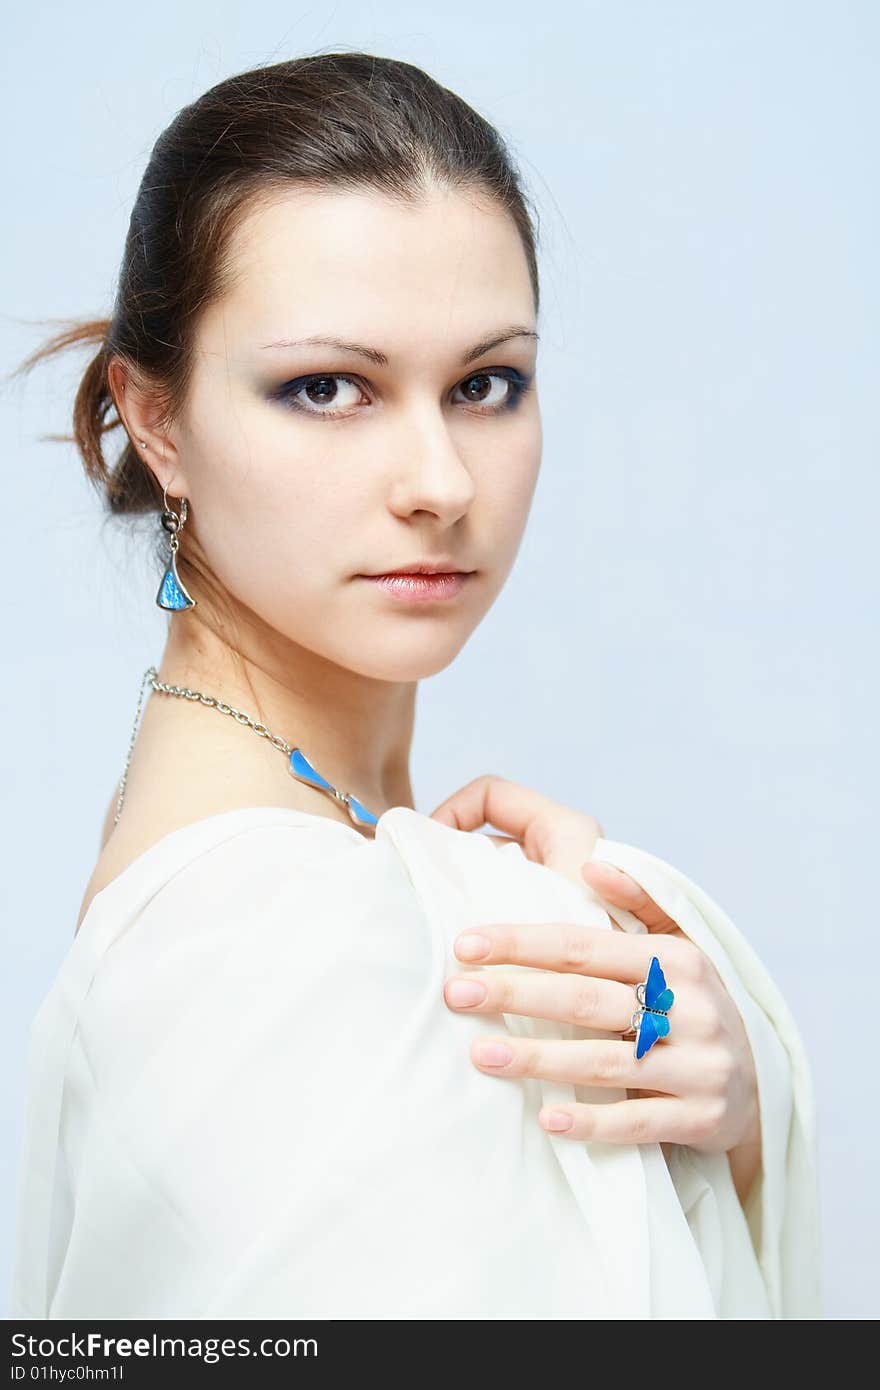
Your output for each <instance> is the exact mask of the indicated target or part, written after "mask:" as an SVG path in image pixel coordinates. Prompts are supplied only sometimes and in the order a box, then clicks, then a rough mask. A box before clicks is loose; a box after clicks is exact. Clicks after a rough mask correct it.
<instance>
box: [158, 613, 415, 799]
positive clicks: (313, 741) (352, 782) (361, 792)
mask: <svg viewBox="0 0 880 1390" xmlns="http://www.w3.org/2000/svg"><path fill="white" fill-rule="evenodd" d="M159 679H160V680H161V681H164V682H166V683H167V684H170V685H181V686H187V687H189V688H190V689H192V690H199V691H202V692H204V693H205V694H206V695H211V696H213V697H214V698H216V699H218V700H222V701H224V702H225V703H226V704H228V705H232V706H233V707H234V708H236V709H239V710H241V711H242V712H243V713H246V714H248V715H250V716H251V718H253V719H255V720H258V721H260V722H261V723H263V724H265V726H266V727H267V729H268V730H269V732H270V733H272V734H276V735H278V736H279V737H280V738H282V739H284V740H285V742H287V743H289V744H290V745H291V746H292V747H297V748H301V749H302V751H303V753H304V754H305V756H306V757H307V758H308V760H309V762H310V763H311V764H312V766H313V767H314V768H315V769H316V770H317V771H318V772H319V773H320V774H321V776H322V777H325V778H326V779H327V780H328V781H329V782H330V783H331V784H332V785H333V786H335V787H338V788H340V789H341V790H343V791H348V792H351V793H352V794H353V795H354V796H356V797H357V799H358V800H359V801H360V802H361V803H362V804H363V805H365V806H366V807H367V808H368V809H369V810H370V811H372V812H373V814H374V815H376V816H379V815H382V814H383V812H384V811H386V810H388V809H389V807H391V806H410V807H412V806H413V795H412V785H411V781H410V775H409V755H410V745H411V742H412V732H413V726H414V722H415V698H416V690H417V683H416V682H415V681H407V682H392V681H380V680H376V679H374V678H372V677H370V676H364V675H361V674H360V673H359V672H356V671H351V670H347V669H345V668H343V667H340V666H338V665H336V664H335V663H333V662H330V661H328V660H326V659H325V658H324V657H322V656H320V655H317V654H316V653H315V652H312V651H309V650H308V649H307V648H304V647H300V646H297V645H296V644H295V643H292V642H289V641H288V640H287V639H284V638H279V637H278V636H277V634H272V636H271V637H263V638H260V637H254V635H252V634H251V633H248V634H246V639H244V640H242V647H241V650H240V654H236V653H234V652H233V651H232V649H231V648H230V647H229V645H228V644H227V643H226V642H224V641H223V640H222V638H220V637H218V636H217V635H216V633H215V632H213V631H212V630H211V629H209V628H208V627H206V626H205V624H204V623H203V622H200V621H198V619H195V620H194V614H193V613H187V614H185V615H182V616H176V617H174V618H172V620H171V623H170V629H169V634H168V640H167V642H166V646H165V651H164V653H163V656H162V662H161V665H160V667H159ZM148 689H149V687H148ZM165 698H166V697H165V696H164V695H157V694H153V695H152V696H151V699H152V700H164V699H165ZM214 717H215V719H216V717H217V716H216V712H214ZM228 722H229V723H230V725H231V723H232V721H231V720H229V721H228ZM218 723H219V721H218ZM245 733H247V735H248V738H249V740H250V743H248V742H246V740H245ZM240 738H241V757H242V758H243V759H246V758H248V757H249V756H253V758H254V761H256V760H257V759H259V760H260V763H261V766H265V762H264V759H265V751H264V750H261V749H260V747H259V744H258V741H257V738H256V736H255V735H254V734H253V732H252V731H250V730H246V729H244V728H243V729H242V732H241V734H240ZM261 742H262V740H261ZM251 745H253V747H252V748H251ZM236 746H238V745H236ZM275 756H276V757H277V758H278V759H279V762H280V760H281V757H282V754H281V753H280V752H279V753H276V754H275ZM315 795H316V796H321V797H322V798H323V797H324V796H325V793H322V792H317V791H316V792H315Z"/></svg>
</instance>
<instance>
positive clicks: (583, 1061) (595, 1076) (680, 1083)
mask: <svg viewBox="0 0 880 1390" xmlns="http://www.w3.org/2000/svg"><path fill="white" fill-rule="evenodd" d="M694 1057H695V1052H694V1048H693V1047H692V1046H688V1045H687V1044H686V1043H685V1044H684V1045H682V1044H680V1043H678V1042H675V1041H673V1040H671V1039H670V1038H663V1039H661V1041H660V1042H658V1043H655V1044H654V1046H653V1047H652V1048H651V1050H650V1052H648V1053H646V1054H645V1056H644V1057H642V1058H641V1059H640V1060H639V1061H636V1058H635V1049H634V1047H633V1044H632V1043H631V1042H618V1041H616V1040H615V1039H604V1038H585V1039H580V1038H571V1039H570V1038H562V1039H556V1038H550V1039H547V1038H515V1037H513V1036H512V1035H508V1036H505V1037H498V1036H497V1035H495V1036H490V1035H488V1034H487V1035H484V1036H480V1037H478V1038H475V1039H474V1040H473V1042H472V1043H471V1061H472V1062H473V1063H474V1065H475V1066H477V1067H479V1069H480V1071H482V1072H485V1073H486V1074H490V1073H491V1074H492V1075H495V1076H505V1077H509V1076H535V1077H538V1078H540V1079H542V1080H544V1081H567V1082H569V1083H570V1084H571V1085H572V1086H616V1087H624V1088H625V1087H628V1086H634V1087H640V1086H642V1085H644V1086H648V1087H650V1089H651V1090H652V1091H662V1092H663V1094H664V1095H668V1094H672V1095H682V1094H684V1095H688V1094H692V1093H693V1092H694V1091H695V1090H699V1091H702V1090H706V1091H708V1090H709V1089H710V1082H709V1080H708V1079H707V1080H706V1081H705V1083H704V1084H703V1083H701V1082H700V1081H699V1073H698V1077H697V1079H695V1076H694V1072H695V1070H697V1071H698V1069H695V1066H694Z"/></svg>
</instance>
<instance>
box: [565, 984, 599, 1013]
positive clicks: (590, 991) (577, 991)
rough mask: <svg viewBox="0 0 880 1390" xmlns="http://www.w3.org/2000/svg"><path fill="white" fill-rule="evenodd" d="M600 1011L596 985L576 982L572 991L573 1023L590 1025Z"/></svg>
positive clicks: (571, 1010)
mask: <svg viewBox="0 0 880 1390" xmlns="http://www.w3.org/2000/svg"><path fill="white" fill-rule="evenodd" d="M598 1011H599V998H598V993H597V990H596V988H595V986H594V985H591V984H589V983H588V982H587V981H586V980H576V981H575V982H574V983H573V986H572V991H571V1000H570V1004H569V1012H570V1014H571V1021H572V1022H573V1023H581V1024H589V1023H591V1022H592V1021H593V1020H594V1019H595V1018H596V1015H597V1013H598Z"/></svg>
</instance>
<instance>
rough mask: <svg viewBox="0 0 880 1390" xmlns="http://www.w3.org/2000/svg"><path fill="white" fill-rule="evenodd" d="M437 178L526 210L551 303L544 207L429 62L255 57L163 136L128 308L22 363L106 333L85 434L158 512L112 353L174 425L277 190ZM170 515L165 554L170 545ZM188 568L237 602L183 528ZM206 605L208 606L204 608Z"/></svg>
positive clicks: (79, 408)
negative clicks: (201, 349) (431, 72)
mask: <svg viewBox="0 0 880 1390" xmlns="http://www.w3.org/2000/svg"><path fill="white" fill-rule="evenodd" d="M431 183H435V184H439V185H440V186H443V187H449V188H452V189H456V190H457V189H462V190H464V191H471V192H473V193H474V194H475V195H482V196H483V197H484V198H486V199H487V200H489V201H494V203H495V204H497V205H500V206H501V207H502V208H504V209H505V210H506V211H507V212H509V214H510V216H511V217H512V218H513V220H514V223H515V224H516V227H517V230H518V232H519V235H520V238H521V241H522V245H523V250H524V252H525V255H526V259H527V262H528V268H529V274H530V277H531V282H532V288H533V292H534V302H535V311H536V313H537V310H538V304H539V293H538V270H537V260H536V249H535V248H536V241H537V232H538V215H537V211H536V210H535V209H534V207H533V205H532V204H531V202H530V201H529V200H528V199H527V197H526V195H525V193H524V192H523V189H522V187H521V184H520V177H519V174H518V171H517V169H516V168H515V166H514V164H513V161H512V158H511V156H510V154H509V152H508V150H507V148H506V146H505V144H504V141H503V140H502V138H501V136H500V135H499V133H498V131H497V130H496V129H495V128H494V127H493V126H492V125H490V124H489V122H488V121H487V120H485V119H484V118H483V117H482V116H480V115H479V114H478V113H477V112H476V111H475V110H473V108H472V107H470V106H469V105H468V104H467V103H466V102H465V101H463V100H462V98H461V97H459V96H456V94H455V93H454V92H451V91H449V90H448V88H446V87H443V86H441V85H440V84H439V83H438V82H436V81H435V80H434V79H433V78H431V77H429V76H428V74H427V73H425V72H423V71H422V70H421V69H420V68H418V67H414V66H413V65H412V64H410V63H404V62H399V61H397V60H396V59H391V58H380V57H376V56H374V55H373V54H369V53H358V52H353V53H348V52H334V53H326V54H318V55H309V56H304V57H300V58H296V59H292V60H289V61H286V62H282V63H275V64H273V65H272V66H266V67H257V68H252V69H251V70H249V71H247V72H242V73H238V74H237V75H236V76H234V77H228V78H226V79H225V80H224V81H222V82H219V83H217V84H216V86H214V87H211V88H210V89H209V90H208V91H207V92H205V93H204V94H203V95H202V96H200V97H199V98H198V99H197V100H196V101H194V102H192V103H191V104H190V105H189V106H185V107H184V108H183V109H182V110H181V111H180V112H178V114H177V115H176V116H175V118H174V119H173V121H172V122H171V124H170V125H169V126H168V127H167V129H166V130H165V131H163V133H162V134H161V135H160V136H159V138H158V140H157V141H156V143H155V145H154V147H153V150H152V153H151V155H150V159H149V162H148V164H147V167H146V170H145V172H144V175H143V178H142V179H141V183H140V187H139V189H138V193H137V197H136V198H135V202H134V207H133V209H132V213H131V221H130V224H129V230H128V235H127V237H126V241H125V248H124V251H123V256H122V265H121V268H120V272H119V280H118V287H117V291H116V297H115V303H114V306H113V312H112V316H111V318H109V319H89V320H87V321H81V322H70V321H69V320H55V321H54V322H56V323H58V322H62V323H67V324H68V326H67V327H66V328H64V329H63V330H62V331H61V332H59V333H57V334H55V336H53V337H52V338H50V339H48V340H47V341H46V342H45V343H44V344H43V345H42V346H41V347H39V348H38V349H37V350H36V351H35V352H33V353H31V355H30V356H29V357H27V358H26V359H25V360H24V361H23V362H22V363H21V364H20V366H19V367H18V368H17V369H16V371H15V372H14V373H13V374H12V375H18V374H19V373H22V372H26V371H29V370H30V368H31V367H33V366H34V365H35V364H36V363H37V362H39V361H42V360H43V359H45V358H48V357H51V356H53V355H54V354H56V353H59V352H61V351H62V350H64V349H66V348H69V347H72V346H75V345H88V344H97V349H98V350H97V353H96V354H95V356H94V357H93V358H92V360H91V361H90V362H89V364H88V366H87V368H86V370H85V373H84V374H83V377H82V380H81V381H80V384H79V387H78V389H77V392H76V397H75V400H74V405H73V435H72V436H71V435H46V436H43V438H48V439H56V440H63V441H65V442H75V443H76V445H77V448H78V450H79V453H80V455H81V457H82V460H83V464H84V466H85V471H86V474H87V476H88V477H89V479H90V480H91V481H92V483H93V484H94V485H95V487H96V488H97V489H98V491H99V492H101V493H102V495H103V496H104V499H105V501H106V504H107V507H108V510H109V512H111V513H114V514H117V515H121V514H132V513H141V512H146V511H149V510H156V512H157V513H158V512H159V511H160V510H161V508H162V506H163V502H162V490H161V488H160V487H159V484H158V482H157V480H156V478H155V476H154V474H153V473H152V471H151V469H150V468H149V467H148V466H147V465H146V464H145V463H144V461H143V460H142V458H141V456H140V454H139V453H138V452H137V450H136V449H135V448H134V447H133V445H132V443H131V441H130V440H129V439H128V436H127V435H126V436H125V441H124V443H123V445H122V448H121V451H120V452H119V454H118V457H117V458H116V460H115V461H114V462H113V463H108V461H107V458H106V456H105V449H106V441H105V436H106V435H107V434H108V433H109V432H111V431H112V430H114V429H116V428H117V427H119V426H120V425H121V424H122V421H121V419H120V417H119V414H118V412H117V410H116V402H115V400H114V397H113V394H112V391H111V387H110V383H109V380H108V371H107V369H108V364H109V363H110V361H111V359H112V358H113V357H114V356H118V357H120V358H121V359H122V360H123V361H124V363H125V366H126V369H127V371H128V372H129V373H131V375H132V378H133V380H134V381H135V382H136V383H138V384H139V385H141V386H142V387H143V388H144V389H148V390H149V392H150V395H151V396H152V398H153V400H154V401H155V402H156V403H157V404H158V405H159V408H160V412H161V420H160V427H161V428H166V429H167V427H168V425H169V424H170V423H171V422H172V421H173V420H174V419H175V418H176V417H177V416H178V415H179V413H180V411H181V410H182V407H183V404H184V401H185V398H186V393H187V387H188V384H189V382H190V378H191V374H192V368H193V354H192V346H193V341H194V336H195V326H196V323H197V319H198V315H199V312H200V311H201V310H202V309H204V308H205V307H206V306H207V305H208V304H210V303H212V302H214V301H216V300H218V299H220V298H221V297H222V296H223V294H224V290H225V288H226V286H227V285H228V275H229V272H230V269H231V267H230V265H229V260H228V248H229V244H230V240H231V237H232V234H233V233H234V231H235V230H236V228H237V227H238V226H239V225H240V223H241V222H242V221H243V220H244V218H245V217H246V216H247V214H248V213H249V212H250V211H251V210H252V209H253V208H254V207H256V206H257V205H258V204H259V202H260V201H261V200H266V199H271V198H272V196H273V195H274V194H276V193H277V192H280V191H283V190H284V189H285V188H288V187H289V186H290V185H303V186H309V187H313V188H331V189H339V190H349V189H361V188H365V187H367V188H374V189H376V190H379V191H380V192H382V193H383V194H385V195H387V196H389V197H392V198H396V199H399V200H401V201H405V202H409V203H412V202H415V201H417V200H418V198H419V197H420V195H421V194H423V193H424V191H425V190H426V189H427V188H428V186H429V185H430V184H431ZM164 539H165V538H164V537H163V533H162V531H161V528H159V527H157V551H161V549H162V547H163V544H164ZM177 563H178V568H179V570H180V574H181V578H182V579H183V581H184V583H185V584H186V585H187V587H188V588H189V589H190V591H191V592H193V593H194V594H196V595H198V596H199V597H201V596H202V594H203V593H204V592H205V591H208V592H210V593H211V594H212V595H213V596H214V598H215V601H216V602H217V603H218V604H219V605H220V606H221V607H225V606H226V605H225V603H224V596H223V591H222V589H221V586H220V585H219V582H218V581H217V580H216V579H215V578H214V577H213V575H212V573H211V570H210V568H209V566H208V565H207V562H206V560H205V557H204V555H203V554H201V553H200V548H199V546H198V543H197V541H196V539H195V538H194V537H193V535H192V534H191V532H190V533H187V532H186V531H184V532H182V533H181V545H180V550H179V552H178V556H177ZM203 613H204V609H203Z"/></svg>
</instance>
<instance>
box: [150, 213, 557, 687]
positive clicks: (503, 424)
mask: <svg viewBox="0 0 880 1390" xmlns="http://www.w3.org/2000/svg"><path fill="white" fill-rule="evenodd" d="M231 251H232V265H233V283H232V287H231V288H230V290H229V292H228V293H227V295H226V297H225V298H224V299H223V300H222V301H218V302H217V303H216V304H214V305H212V306H211V307H210V308H208V309H206V310H205V312H204V314H203V315H202V318H201V321H200V324H199V329H198V337H197V342H196V362H195V370H194V375H193V380H192V386H191V392H190V397H189V402H188V407H187V410H186V413H185V415H184V416H183V417H181V418H180V419H179V420H178V421H177V422H176V424H175V426H174V428H173V429H172V431H171V440H172V442H173V444H174V445H175V447H176V450H177V453H176V467H175V474H174V479H173V486H171V485H169V488H168V491H169V494H170V495H172V496H174V497H179V496H185V497H186V498H187V500H188V503H189V506H190V513H189V518H188V522H187V526H188V527H189V528H190V529H191V530H192V531H195V533H196V534H197V536H198V539H199V541H200V543H201V545H202V547H203V549H204V551H205V554H206V558H207V560H208V562H209V564H210V565H211V566H212V567H213V569H214V571H215V572H216V574H217V575H218V577H219V578H220V580H221V581H222V583H223V584H224V585H225V586H226V588H227V589H228V591H229V592H230V594H231V595H232V597H233V599H234V600H236V601H237V602H238V603H240V604H242V605H244V606H245V607H246V609H249V610H251V611H252V615H256V618H257V621H258V625H262V624H265V625H267V627H268V629H270V630H271V631H272V633H273V640H278V639H280V641H281V644H282V646H284V645H286V644H287V643H292V644H297V645H299V646H303V647H306V648H308V649H310V650H311V651H313V652H315V653H317V654H320V655H321V656H323V657H325V658H326V659H327V660H329V661H332V662H334V663H335V664H337V665H339V666H343V667H346V668H349V669H351V670H355V671H357V672H359V673H361V674H362V675H365V676H371V677H375V678H377V679H380V680H389V681H410V680H418V679H419V678H421V677H423V676H427V675H431V674H433V673H434V672H436V671H439V670H442V669H443V668H444V667H445V666H446V665H447V664H448V663H449V662H450V661H451V660H453V658H454V657H455V655H456V653H457V652H458V651H459V649H460V648H461V647H462V646H463V645H464V643H465V642H466V640H467V638H468V636H469V635H470V633H471V632H472V631H473V630H474V628H475V627H476V626H477V625H478V623H479V622H480V621H481V619H482V618H483V616H484V615H485V614H486V612H487V611H488V609H489V608H490V606H491V604H492V602H493V601H494V599H495V597H496V595H497V594H498V592H499V591H500V589H501V587H502V585H503V583H504V581H505V578H506V577H507V575H508V573H509V571H510V569H511V566H512V564H513V561H514V559H515V557H516V553H517V550H518V548H519V544H520V540H521V538H522V534H523V530H524V527H525V523H526V518H527V515H528V511H529V507H530V504H531V499H532V494H533V491H534V487H535V483H536V481H537V475H538V469H539V466H540V455H541V418H540V412H539V407H538V397H537V391H536V388H535V380H534V375H535V353H536V337H535V311H534V302H533V296H532V287H531V281H530V278H529V273H528V267H527V262H526V258H525V254H524V252H523V249H522V246H521V243H520V240H519V236H518V233H517V231H516V228H515V226H514V224H513V222H512V221H511V219H510V218H509V217H508V216H507V215H505V214H503V213H502V212H501V211H499V210H496V209H492V208H490V207H487V206H483V205H482V204H478V203H477V202H475V201H474V200H473V199H472V198H470V197H468V196H465V195H463V194H461V193H447V192H441V191H435V192H432V193H431V194H430V195H428V196H426V201H425V202H424V203H423V204H421V205H419V206H413V207H408V206H400V205H398V204H395V203H393V202H391V201H389V200H386V199H385V198H383V197H382V196H381V195H379V194H374V193H344V194H336V193H333V194H327V193H322V192H304V191H300V190H296V191H292V192H290V193H281V194H279V195H278V196H277V198H276V199H275V200H274V201H272V202H271V204H268V205H265V206H263V207H261V208H259V209H255V210H253V211H252V212H251V213H250V215H249V216H248V218H247V219H246V221H245V222H244V223H242V225H241V226H240V227H239V229H238V232H237V234H236V236H235V238H234V241H233V243H232V247H231ZM314 338H323V339H327V340H329V339H334V340H337V341H336V342H333V343H331V342H328V341H325V342H322V343H308V342H305V341H303V340H306V339H314ZM355 344H357V345H359V348H358V347H355V346H354V345H355ZM181 550H182V553H183V554H184V555H185V554H186V530H184V532H183V533H182V537H181ZM435 561H443V562H444V564H447V563H448V564H449V565H451V566H452V567H453V568H457V569H461V570H465V571H473V573H472V574H470V575H469V576H468V577H467V578H466V579H465V580H464V582H463V586H462V587H461V589H460V591H459V592H458V593H457V594H455V595H454V596H452V597H446V598H435V599H432V600H431V601H430V602H419V603H412V602H402V601H401V600H400V599H399V598H396V597H395V596H394V594H393V593H391V592H388V590H387V589H385V588H383V587H382V586H380V585H378V584H377V583H375V582H372V581H370V580H369V579H366V578H363V576H364V575H367V574H372V575H376V574H379V573H384V572H388V571H390V570H395V569H398V568H401V567H404V566H407V565H410V564H415V563H418V562H435ZM243 616H250V615H246V614H245V615H243ZM253 621H254V620H253V616H250V622H251V623H253Z"/></svg>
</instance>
